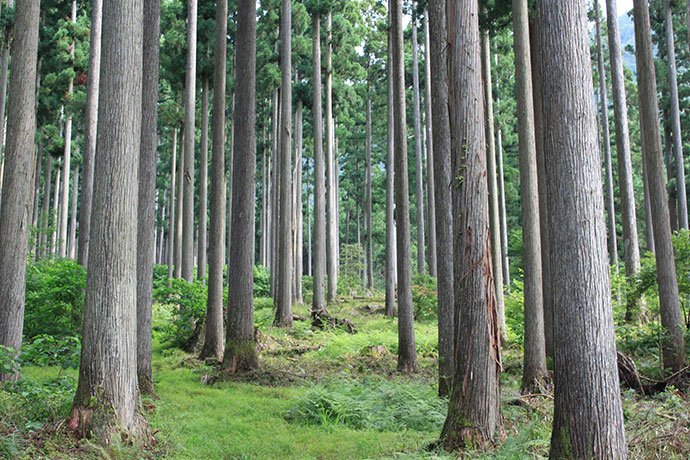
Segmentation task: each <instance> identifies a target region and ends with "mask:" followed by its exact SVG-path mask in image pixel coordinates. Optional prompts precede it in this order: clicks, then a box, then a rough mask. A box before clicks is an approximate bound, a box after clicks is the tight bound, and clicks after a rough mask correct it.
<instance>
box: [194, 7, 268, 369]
mask: <svg viewBox="0 0 690 460" xmlns="http://www.w3.org/2000/svg"><path fill="white" fill-rule="evenodd" d="M247 4H249V2H247V3H245V4H243V5H241V6H242V8H243V10H241V11H240V14H241V15H242V16H241V17H242V20H243V21H246V16H245V15H246V12H245V11H244V10H246V9H247ZM249 7H251V4H249ZM242 25H243V27H246V25H245V23H244V22H243V23H242ZM227 30H228V2H227V0H220V1H218V2H217V3H216V34H215V40H216V42H215V47H214V55H213V125H212V126H211V136H212V142H213V144H212V148H213V152H212V156H211V200H210V205H211V221H210V224H211V225H210V233H209V247H208V298H207V309H206V331H205V338H204V347H203V348H202V350H201V356H200V357H201V358H202V359H205V358H208V357H213V358H215V359H216V360H218V361H220V360H222V359H223V348H224V343H223V342H224V340H223V265H224V264H225V263H224V262H225V204H226V203H225V193H226V192H225V87H226V65H227V63H226V60H227V57H226V54H227V38H226V37H227ZM238 32H239V31H238ZM242 32H243V33H244V32H245V30H244V29H243V30H242ZM238 37H243V39H247V40H248V39H251V37H245V36H243V35H238ZM250 46H251V45H250ZM240 49H243V48H238V51H239V50H240ZM242 57H243V58H244V57H245V55H244V54H242ZM242 65H251V64H250V63H245V62H243V63H242ZM247 70H249V69H247ZM236 71H238V69H237V68H236ZM250 74H251V73H250ZM237 83H238V86H239V85H246V86H251V83H250V82H245V81H242V82H240V81H238V82H237ZM206 89H207V90H208V87H206ZM238 90H241V91H244V90H245V89H244V87H240V88H238ZM252 97H253V95H252ZM246 115H249V114H246ZM233 118H234V119H235V120H237V118H235V117H233ZM253 120H254V118H252V119H251V120H250V121H248V122H253ZM236 126H237V123H235V124H233V129H237V128H236ZM250 134H253V131H252V133H250ZM243 136H244V134H243ZM247 141H249V139H248V140H247ZM254 145H256V144H254ZM254 152H255V154H256V150H254ZM236 158H237V157H236ZM238 161H239V160H238ZM253 174H255V173H253ZM242 180H246V179H242ZM233 183H235V182H233ZM239 183H240V184H241V181H240V182H239ZM250 203H251V204H252V209H253V204H254V201H253V200H252V201H251V202H250ZM237 214H238V215H239V214H240V212H239V211H238V213H237ZM252 215H253V214H252ZM230 228H231V232H232V229H233V228H234V226H231V227H230ZM230 237H231V238H232V234H231V235H230ZM245 238H246V239H247V240H251V241H243V242H241V243H239V245H240V246H243V245H245V244H247V243H250V244H251V248H252V252H251V254H252V255H253V254H254V252H253V248H254V244H253V242H254V232H253V228H251V229H250V233H249V234H248V235H247V236H245ZM237 249H238V250H245V251H246V250H247V248H244V249H243V248H242V247H238V248H237ZM231 251H232V249H231ZM231 256H232V254H231ZM245 259H246V254H245V255H244V258H242V259H241V260H242V262H241V263H242V267H241V271H240V267H238V266H237V265H238V264H237V263H229V264H228V280H229V284H231V283H233V280H234V279H235V278H237V277H241V278H242V280H243V281H244V280H245V279H246V274H245V273H244V272H246V266H245V263H246V260H245ZM231 260H232V259H231ZM239 260H240V259H238V262H239ZM252 270H253V259H252ZM253 273H254V272H253V271H252V276H253ZM252 279H253V278H252ZM236 281H237V280H236V279H235V282H236ZM229 292H232V295H231V296H228V304H229V305H228V307H230V305H232V302H236V303H235V308H234V309H233V308H228V319H229V318H230V316H231V315H234V314H236V312H235V311H234V310H235V309H239V310H241V309H243V308H247V307H246V306H244V305H243V304H244V303H245V302H246V301H247V298H246V288H244V289H243V288H242V287H240V288H239V289H234V290H232V291H229ZM238 296H241V297H240V298H238ZM233 299H235V300H233ZM251 302H252V299H251V298H250V299H249V305H250V306H251V307H253V304H252V303H251ZM233 332H234V331H233Z"/></svg>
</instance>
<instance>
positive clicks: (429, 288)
mask: <svg viewBox="0 0 690 460" xmlns="http://www.w3.org/2000/svg"><path fill="white" fill-rule="evenodd" d="M412 304H413V307H414V318H415V319H433V318H436V317H437V316H438V292H437V291H436V278H434V277H432V276H431V275H428V274H426V273H417V274H415V275H414V276H413V277H412Z"/></svg>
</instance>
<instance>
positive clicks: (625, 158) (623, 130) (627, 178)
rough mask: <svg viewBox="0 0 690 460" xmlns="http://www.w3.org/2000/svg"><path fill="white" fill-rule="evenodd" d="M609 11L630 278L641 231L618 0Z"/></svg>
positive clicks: (636, 269)
mask: <svg viewBox="0 0 690 460" xmlns="http://www.w3.org/2000/svg"><path fill="white" fill-rule="evenodd" d="M606 12H607V14H606V24H607V26H608V37H609V55H610V56H609V57H610V61H611V86H612V88H613V115H614V120H615V126H616V156H617V159H618V186H619V190H620V201H621V215H622V222H623V248H624V257H625V275H626V276H627V277H632V276H635V275H636V274H637V273H638V272H639V271H640V244H639V237H638V233H637V216H636V210H635V190H634V189H633V177H632V160H631V156H630V133H629V130H628V106H627V102H626V99H625V80H624V76H623V57H622V54H621V38H620V30H619V27H618V11H617V9H616V1H615V0H606ZM627 316H630V318H632V317H633V315H632V312H628V311H626V317H627Z"/></svg>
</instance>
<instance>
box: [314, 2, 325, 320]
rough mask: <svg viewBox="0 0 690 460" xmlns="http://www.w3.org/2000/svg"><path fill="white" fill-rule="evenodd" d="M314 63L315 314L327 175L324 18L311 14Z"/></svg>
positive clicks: (321, 278) (319, 304)
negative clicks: (323, 66) (322, 79)
mask: <svg viewBox="0 0 690 460" xmlns="http://www.w3.org/2000/svg"><path fill="white" fill-rule="evenodd" d="M311 25H312V65H313V72H314V74H313V76H312V84H313V86H314V97H313V106H312V114H313V119H314V121H313V124H314V126H313V129H314V257H313V262H312V263H313V266H314V267H313V268H314V292H313V296H312V306H311V310H312V314H314V313H316V312H321V311H322V310H323V309H324V308H325V307H326V175H325V171H324V153H323V115H322V111H321V17H320V15H319V13H318V12H314V13H312V22H311Z"/></svg>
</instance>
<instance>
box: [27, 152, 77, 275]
mask: <svg viewBox="0 0 690 460" xmlns="http://www.w3.org/2000/svg"><path fill="white" fill-rule="evenodd" d="M47 157H48V158H47V159H46V170H45V175H44V177H45V179H44V183H43V201H42V202H41V219H40V226H41V233H40V235H39V239H38V241H39V242H38V254H39V257H41V258H44V257H47V256H48V255H49V254H50V250H49V249H48V227H49V226H50V190H51V182H52V179H53V156H52V155H50V154H48V155H47ZM83 189H84V184H83V183H82V190H83ZM83 206H84V202H83V201H82V208H83ZM82 212H84V211H83V210H82ZM79 235H81V231H80V232H79ZM79 247H80V248H81V243H80V245H79ZM79 265H81V264H79Z"/></svg>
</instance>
